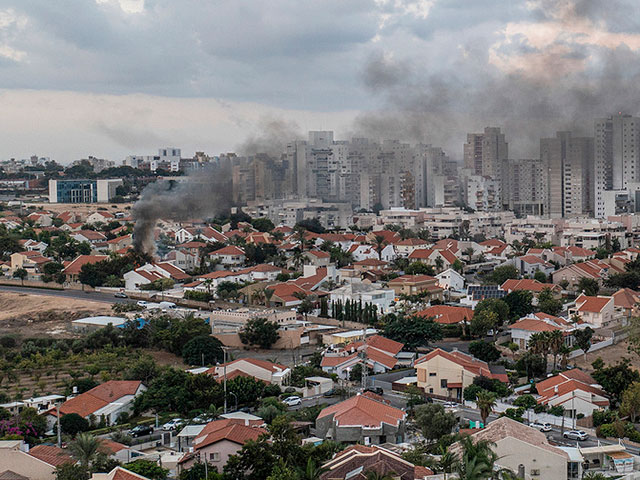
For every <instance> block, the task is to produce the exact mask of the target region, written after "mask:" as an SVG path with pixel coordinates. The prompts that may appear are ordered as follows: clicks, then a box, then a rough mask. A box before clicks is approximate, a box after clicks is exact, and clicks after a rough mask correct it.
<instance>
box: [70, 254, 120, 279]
mask: <svg viewBox="0 0 640 480" xmlns="http://www.w3.org/2000/svg"><path fill="white" fill-rule="evenodd" d="M108 258H109V257H108V256H107V255H78V256H77V257H76V258H74V259H73V260H71V261H70V262H64V270H62V273H64V274H65V275H66V277H67V281H68V282H77V281H78V275H80V270H81V269H82V266H83V265H86V264H91V263H98V262H101V261H103V260H107V259H108Z"/></svg>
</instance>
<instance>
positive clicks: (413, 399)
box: [404, 385, 427, 412]
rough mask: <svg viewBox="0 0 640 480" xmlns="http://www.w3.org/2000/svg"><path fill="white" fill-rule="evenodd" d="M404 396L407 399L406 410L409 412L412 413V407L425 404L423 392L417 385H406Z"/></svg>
mask: <svg viewBox="0 0 640 480" xmlns="http://www.w3.org/2000/svg"><path fill="white" fill-rule="evenodd" d="M404 396H405V397H406V399H407V410H408V411H409V412H413V410H414V407H416V406H418V405H424V404H425V403H427V401H426V400H425V396H424V391H423V390H422V389H421V388H420V387H418V386H417V385H408V386H407V388H406V389H405V391H404Z"/></svg>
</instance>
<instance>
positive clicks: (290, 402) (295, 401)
mask: <svg viewBox="0 0 640 480" xmlns="http://www.w3.org/2000/svg"><path fill="white" fill-rule="evenodd" d="M282 402H283V403H284V404H285V405H286V406H288V407H295V406H296V405H302V399H301V398H300V397H298V396H295V395H294V396H292V397H287V398H285V399H284V400H282Z"/></svg>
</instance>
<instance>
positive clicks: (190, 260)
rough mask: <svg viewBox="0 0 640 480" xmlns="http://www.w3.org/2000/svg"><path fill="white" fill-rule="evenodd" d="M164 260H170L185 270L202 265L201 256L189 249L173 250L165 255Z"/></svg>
mask: <svg viewBox="0 0 640 480" xmlns="http://www.w3.org/2000/svg"><path fill="white" fill-rule="evenodd" d="M163 260H164V261H166V262H170V263H172V264H173V265H175V266H177V267H178V268H180V269H181V270H184V271H192V270H195V269H196V268H198V267H199V266H200V256H199V255H198V253H192V252H190V251H187V250H171V251H170V252H169V253H167V254H166V255H165V256H164V259H163Z"/></svg>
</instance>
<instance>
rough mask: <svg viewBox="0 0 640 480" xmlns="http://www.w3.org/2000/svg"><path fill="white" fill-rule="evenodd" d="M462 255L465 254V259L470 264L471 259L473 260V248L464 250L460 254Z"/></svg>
mask: <svg viewBox="0 0 640 480" xmlns="http://www.w3.org/2000/svg"><path fill="white" fill-rule="evenodd" d="M462 253H463V254H465V255H466V256H467V258H468V259H469V263H471V259H472V258H473V253H474V251H473V248H472V247H468V248H465V249H464V252H462Z"/></svg>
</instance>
